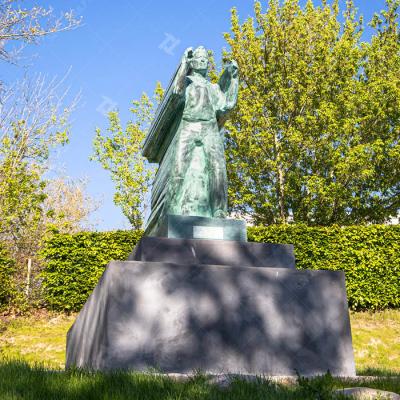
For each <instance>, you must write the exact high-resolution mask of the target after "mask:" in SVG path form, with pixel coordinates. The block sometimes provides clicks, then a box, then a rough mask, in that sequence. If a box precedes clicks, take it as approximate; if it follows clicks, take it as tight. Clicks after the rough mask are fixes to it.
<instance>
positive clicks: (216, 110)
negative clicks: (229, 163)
mask: <svg viewBox="0 0 400 400" xmlns="http://www.w3.org/2000/svg"><path fill="white" fill-rule="evenodd" d="M208 66H209V60H208V54H207V51H206V49H205V48H204V47H198V48H196V49H195V50H193V49H192V48H189V49H187V50H186V51H185V53H184V55H183V57H182V60H181V62H180V64H179V66H178V69H177V71H176V72H175V75H174V77H173V78H172V80H171V83H170V85H169V87H168V89H167V90H166V93H165V96H164V98H163V101H162V103H161V104H160V106H159V107H158V109H157V112H156V115H155V119H154V121H153V123H152V125H151V127H150V130H149V133H148V135H147V137H146V141H145V144H144V150H143V154H144V156H145V157H147V158H148V160H149V161H150V162H157V163H159V164H160V165H159V169H158V172H157V175H156V178H155V181H154V184H153V190H152V204H151V205H152V212H151V215H150V218H149V220H148V224H147V225H148V228H147V231H152V230H154V229H156V227H157V221H159V220H160V218H161V217H163V216H164V215H167V214H174V215H191V216H200V217H211V218H225V217H226V215H227V175H226V164H225V155H224V137H223V129H222V128H223V124H224V122H225V121H226V119H227V116H228V113H229V111H230V110H232V109H233V107H234V106H235V104H236V101H237V94H238V86H239V82H238V67H237V63H236V62H235V61H231V62H230V63H229V64H228V65H227V66H226V68H225V71H224V72H223V74H222V75H221V78H220V80H219V82H218V84H213V83H211V82H210V81H209V80H208V78H207V73H208Z"/></svg>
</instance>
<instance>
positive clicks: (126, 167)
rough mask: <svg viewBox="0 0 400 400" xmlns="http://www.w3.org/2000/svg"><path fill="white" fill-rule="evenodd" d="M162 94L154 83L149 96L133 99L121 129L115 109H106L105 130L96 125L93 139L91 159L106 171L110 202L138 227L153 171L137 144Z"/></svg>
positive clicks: (160, 89)
mask: <svg viewBox="0 0 400 400" xmlns="http://www.w3.org/2000/svg"><path fill="white" fill-rule="evenodd" d="M162 95H163V89H162V87H161V85H160V84H159V83H158V84H157V85H156V88H155V91H154V96H153V100H151V99H150V98H149V96H148V95H147V94H146V93H143V94H142V96H141V98H140V100H134V101H133V102H132V107H131V109H130V111H131V113H132V117H133V119H132V121H129V122H128V123H127V125H126V128H125V129H124V128H123V127H122V125H121V121H120V118H119V113H118V111H112V112H110V113H109V114H108V122H109V127H108V129H107V132H106V133H105V134H103V133H102V132H101V131H100V129H96V136H95V138H94V140H93V150H94V153H93V155H92V157H91V160H94V161H98V162H100V164H101V165H102V167H103V168H104V169H106V170H108V171H110V173H111V179H112V180H113V181H114V182H115V189H116V192H115V194H114V203H115V204H116V205H117V206H120V207H121V209H122V212H123V213H124V215H125V216H126V217H127V218H128V220H129V222H130V223H131V225H132V227H133V228H134V229H141V228H142V225H143V214H144V199H145V196H146V193H147V191H148V188H149V186H150V183H151V181H152V177H153V176H154V171H153V170H152V169H150V168H149V166H148V164H147V162H146V160H145V158H144V157H143V156H142V153H141V152H142V147H141V146H142V142H143V140H144V138H145V137H146V132H147V129H148V128H149V125H150V122H151V120H152V118H153V114H154V111H155V108H156V106H157V104H158V103H159V102H160V101H161V98H162Z"/></svg>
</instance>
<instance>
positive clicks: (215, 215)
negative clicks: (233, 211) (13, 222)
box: [214, 210, 226, 218]
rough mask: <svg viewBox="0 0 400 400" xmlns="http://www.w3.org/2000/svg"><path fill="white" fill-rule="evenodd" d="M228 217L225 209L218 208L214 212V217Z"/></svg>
mask: <svg viewBox="0 0 400 400" xmlns="http://www.w3.org/2000/svg"><path fill="white" fill-rule="evenodd" d="M225 217H226V212H225V211H223V210H217V211H215V213H214V218H225Z"/></svg>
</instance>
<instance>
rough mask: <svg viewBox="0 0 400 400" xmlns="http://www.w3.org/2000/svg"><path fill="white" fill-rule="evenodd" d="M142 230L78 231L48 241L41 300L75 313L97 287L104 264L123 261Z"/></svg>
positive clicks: (56, 308)
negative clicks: (42, 297) (42, 298)
mask: <svg viewBox="0 0 400 400" xmlns="http://www.w3.org/2000/svg"><path fill="white" fill-rule="evenodd" d="M142 234H143V232H141V231H114V232H81V233H78V234H75V235H67V234H64V235H62V234H60V235H55V236H53V237H52V238H51V239H49V240H48V241H47V242H46V244H45V246H44V249H43V250H42V252H41V256H42V257H43V258H44V259H45V261H46V264H45V269H44V271H43V273H42V277H43V288H44V300H45V302H46V305H47V307H49V308H51V309H55V310H60V311H62V310H67V311H77V310H79V309H80V308H81V307H82V305H83V304H84V303H85V301H86V300H87V298H88V297H89V295H90V293H91V292H92V290H93V289H94V287H95V286H96V284H97V282H98V280H99V278H100V276H101V275H102V273H103V271H104V268H105V267H106V265H107V264H108V263H109V262H110V261H112V260H125V259H126V258H127V257H128V254H129V253H130V252H131V251H132V250H133V248H134V247H135V244H136V243H137V242H138V240H139V239H140V238H141V236H142Z"/></svg>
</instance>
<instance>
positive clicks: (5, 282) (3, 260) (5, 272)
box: [0, 244, 15, 310]
mask: <svg viewBox="0 0 400 400" xmlns="http://www.w3.org/2000/svg"><path fill="white" fill-rule="evenodd" d="M14 272H15V271H14V262H13V261H12V260H11V259H10V258H9V255H8V253H7V251H6V249H4V248H3V246H2V245H1V244H0V310H1V309H2V308H5V307H7V306H8V305H10V303H11V301H12V299H13V297H14V294H15V293H14V289H13V287H14V285H13V281H12V277H13V274H14Z"/></svg>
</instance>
